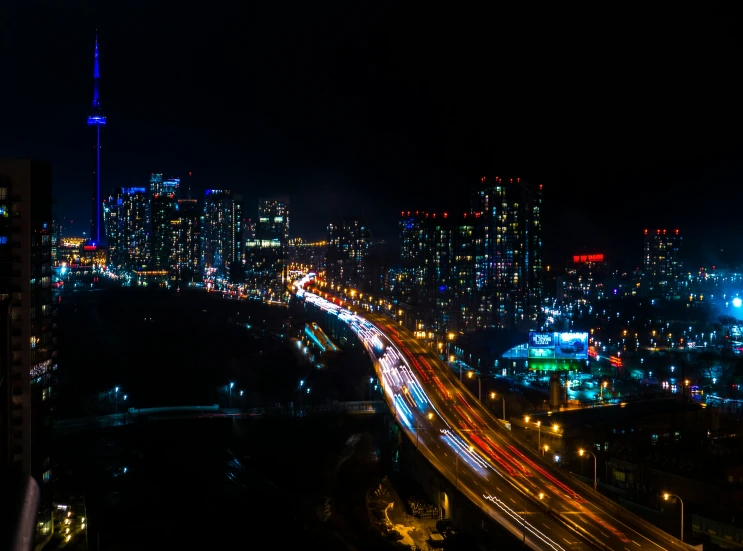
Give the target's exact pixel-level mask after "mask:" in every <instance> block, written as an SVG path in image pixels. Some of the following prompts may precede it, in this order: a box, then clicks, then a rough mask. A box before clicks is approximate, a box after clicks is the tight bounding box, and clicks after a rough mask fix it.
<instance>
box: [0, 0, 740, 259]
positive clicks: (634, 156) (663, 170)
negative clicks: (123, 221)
mask: <svg viewBox="0 0 743 551" xmlns="http://www.w3.org/2000/svg"><path fill="white" fill-rule="evenodd" d="M50 9H51V11H50V13H54V11H53V8H50ZM262 9H263V8H262ZM265 9H266V10H269V11H267V12H265V13H254V14H252V15H254V16H255V17H253V18H249V19H250V20H249V21H247V23H246V24H247V27H246V29H245V32H243V33H240V32H238V29H237V22H229V21H225V20H223V17H222V16H221V15H220V14H214V13H211V12H207V13H205V14H201V13H200V12H199V13H197V12H194V11H192V10H189V9H183V10H179V11H178V12H177V13H173V12H171V11H169V10H167V9H165V8H164V7H161V8H158V9H155V8H148V9H145V8H140V9H132V12H131V13H128V12H127V13H125V14H120V13H118V12H115V11H113V9H112V8H103V7H98V8H97V12H96V11H95V10H94V11H93V12H92V13H93V14H95V16H93V15H91V16H89V17H82V18H79V19H75V20H72V18H71V17H70V15H69V14H67V13H64V12H60V13H59V14H57V15H59V18H58V21H59V22H64V23H65V25H60V26H59V27H57V26H56V23H53V22H52V21H51V20H52V19H54V18H53V17H50V18H49V20H43V21H41V22H35V24H34V25H33V28H28V29H26V28H25V27H24V21H26V24H28V21H27V20H26V19H25V18H24V14H23V8H18V9H17V12H16V15H17V18H18V21H19V23H20V25H19V26H18V28H17V29H14V30H13V29H9V30H8V36H9V37H10V38H11V39H12V40H9V41H8V42H7V44H6V45H7V46H8V47H9V48H10V49H9V50H8V53H9V54H10V56H11V58H13V59H14V61H13V63H11V66H10V70H11V74H13V75H16V76H17V77H18V78H17V79H16V80H17V81H18V82H19V84H20V85H19V86H18V87H14V88H12V89H6V90H4V91H3V92H2V94H3V96H2V99H3V101H4V103H6V104H9V105H17V106H18V109H15V110H14V112H11V113H9V117H8V119H7V123H6V124H5V125H4V130H3V132H2V135H0V151H2V153H3V155H6V156H7V155H9V156H24V155H26V154H28V155H30V156H32V157H34V158H41V159H46V160H49V161H51V162H52V164H53V166H54V186H55V196H56V198H57V205H56V211H57V214H58V216H60V217H62V218H63V219H65V220H67V221H69V220H75V224H74V225H73V228H72V231H73V233H81V232H82V231H84V229H83V228H84V227H85V226H86V224H87V220H86V218H87V216H89V215H87V213H88V212H89V207H88V206H87V205H88V204H89V203H88V199H87V195H88V191H87V190H88V189H89V187H88V185H87V184H86V183H85V182H87V181H89V177H88V176H87V173H88V172H89V166H90V160H89V159H90V157H89V155H88V154H87V153H86V151H85V149H86V148H88V147H89V144H90V133H89V129H88V128H87V127H86V126H85V122H84V120H85V116H86V115H87V110H88V109H89V97H90V72H91V69H92V61H91V56H90V50H91V44H93V40H94V37H95V30H96V28H97V29H98V31H99V35H100V44H101V45H100V48H101V54H100V55H101V64H102V66H103V79H102V83H101V88H102V96H103V97H104V98H105V100H106V115H107V117H108V118H109V119H112V120H113V121H114V122H115V125H114V128H112V129H111V130H110V131H107V132H106V138H105V141H104V144H103V150H104V157H105V160H104V165H103V169H102V174H103V177H102V184H101V185H102V190H101V193H102V195H103V196H106V195H107V194H108V193H110V192H111V190H112V189H114V188H116V187H131V186H138V185H146V184H145V182H146V179H147V178H149V175H150V174H151V173H152V172H158V173H160V172H162V173H164V174H166V175H168V176H172V177H181V178H185V177H186V175H187V174H188V173H189V172H192V173H193V175H194V176H193V178H192V179H193V196H194V197H200V196H201V194H202V192H203V190H204V189H207V188H229V189H232V190H233V192H234V193H239V194H241V195H243V197H244V200H245V204H246V205H247V208H246V216H248V217H250V216H251V215H253V214H254V213H255V205H257V204H258V199H259V198H260V197H264V196H280V195H288V196H291V197H292V202H293V204H295V205H303V208H295V209H294V212H293V223H292V225H293V229H292V234H293V235H294V236H303V237H306V238H308V239H317V238H320V237H322V236H324V235H325V231H326V226H327V224H328V223H329V222H330V221H331V220H332V219H333V218H335V217H336V216H339V215H340V216H358V215H360V214H362V211H363V213H364V214H365V218H366V223H367V224H368V226H369V228H370V229H371V231H372V233H373V234H374V236H375V237H378V238H384V239H388V240H389V239H396V238H397V237H398V236H397V221H398V215H399V212H400V211H401V210H429V211H443V210H456V209H459V210H462V211H464V210H466V205H467V203H468V201H469V196H468V194H467V193H465V192H464V191H465V190H466V189H467V188H470V189H471V188H473V187H474V186H476V185H477V183H479V179H480V178H481V177H482V176H487V177H490V178H492V177H494V176H496V175H498V176H503V177H511V176H514V177H515V176H520V177H522V178H524V179H526V180H530V181H534V182H539V183H543V184H544V186H545V191H544V198H545V212H544V225H545V261H546V263H551V264H553V265H558V264H560V263H563V262H566V261H567V260H568V259H569V258H570V256H571V255H572V254H576V253H581V252H589V253H590V252H603V253H605V254H606V255H607V260H609V261H610V262H614V261H615V260H618V259H622V261H623V262H626V263H627V264H629V265H627V266H622V267H625V268H628V269H629V268H632V267H633V266H632V265H631V264H634V267H640V266H641V264H642V253H641V251H642V231H643V229H644V228H648V227H650V228H656V227H658V228H662V227H669V228H680V229H681V230H682V232H683V234H684V251H682V252H681V253H680V254H681V256H682V257H684V260H688V262H687V265H688V266H689V267H690V268H691V267H692V266H696V265H697V264H703V265H707V266H711V265H714V264H717V265H724V264H728V263H729V264H736V263H738V262H739V259H740V258H741V257H742V256H743V255H741V250H740V246H739V245H738V244H737V242H736V240H735V239H734V237H733V236H734V234H735V230H737V229H738V228H737V226H736V224H735V223H734V222H733V220H734V217H735V213H736V210H737V207H736V205H735V202H734V201H730V200H729V198H730V194H731V193H734V192H733V189H734V188H733V185H734V184H735V183H736V182H737V181H739V180H740V177H741V176H743V165H742V164H741V162H740V158H739V154H738V153H737V151H738V148H739V145H740V144H738V143H737V141H736V139H731V138H728V137H726V136H723V135H722V134H720V133H711V132H709V131H708V130H709V127H712V126H713V125H714V121H715V120H716V117H719V116H720V113H719V112H718V111H717V110H720V109H723V107H722V106H724V105H727V103H726V101H725V97H727V96H726V95H725V94H732V93H733V92H734V90H735V89H736V86H735V85H733V84H732V83H729V84H727V85H724V86H723V85H722V84H724V82H725V81H724V79H725V78H727V73H726V71H725V61H726V60H727V59H728V56H734V55H735V52H736V51H737V50H736V48H737V46H736V44H735V42H734V39H733V38H731V34H730V32H729V29H728V27H727V26H726V25H725V24H723V23H721V22H719V21H716V20H712V21H706V22H705V23H704V24H696V25H692V22H691V21H690V20H685V21H682V23H683V24H682V25H680V26H679V27H680V30H668V29H663V32H662V33H659V35H658V37H656V38H653V39H652V40H651V39H649V38H643V39H642V40H640V41H639V43H638V44H637V45H635V46H633V47H631V48H628V49H627V50H626V51H625V52H624V53H617V52H616V50H615V49H614V48H615V47H612V48H610V49H609V50H610V51H609V53H610V54H611V55H609V61H610V62H607V63H606V64H605V65H604V66H602V67H601V68H597V66H596V65H595V64H591V63H589V62H588V61H586V60H580V59H577V58H576V56H575V51H574V46H575V40H577V39H566V38H564V37H563V38H562V39H561V40H557V42H558V46H557V53H556V54H552V55H550V56H545V58H544V59H537V58H532V57H531V56H529V54H528V53H526V52H519V51H516V50H513V48H512V47H511V48H508V49H506V50H507V54H506V53H504V51H500V50H498V49H497V48H495V47H494V46H492V45H488V43H487V39H486V38H484V37H479V34H478V33H477V32H475V30H476V29H473V32H471V33H469V32H463V31H456V32H454V31H453V32H451V33H449V34H448V35H446V36H447V37H448V38H441V37H440V36H439V35H437V34H436V32H435V30H436V29H439V28H440V27H441V21H438V20H437V18H436V17H435V16H431V18H432V20H431V21H430V22H429V23H430V25H429V26H430V30H425V29H424V27H425V26H424V25H422V24H421V25H415V26H412V27H406V26H405V24H404V23H405V22H406V21H408V18H409V16H410V14H406V13H404V12H401V13H399V14H396V17H395V18H392V19H396V21H390V20H388V19H390V18H387V17H385V14H384V12H383V10H381V11H380V12H379V13H378V14H376V15H375V16H371V15H370V17H369V18H368V20H366V21H363V22H362V21H361V19H362V18H360V16H358V14H353V13H349V12H348V11H347V10H348V9H349V8H346V10H340V9H338V11H337V12H333V11H331V12H329V13H320V12H318V13H310V14H304V15H306V16H307V18H306V20H305V23H304V24H301V25H299V24H297V23H295V22H293V21H288V20H287V21H283V20H280V19H279V18H278V14H275V13H271V12H270V10H271V8H265ZM201 16H203V17H205V18H206V21H205V22H203V25H204V28H205V27H206V26H207V23H210V28H215V29H218V30H217V31H214V32H210V33H206V34H204V35H202V34H200V33H198V32H197V30H198V29H199V28H201V27H199V26H198V25H197V24H196V20H197V17H201ZM171 17H172V18H173V20H172V21H170V20H169V19H168V18H171ZM344 18H345V20H347V25H345V26H344V25H339V24H338V23H339V22H340V21H343V20H344ZM238 19H239V18H238ZM300 19H302V18H300ZM134 21H149V22H150V23H151V24H152V25H155V26H159V27H161V28H162V29H163V31H162V32H160V33H155V34H154V36H152V37H151V39H148V41H146V42H143V41H141V40H139V39H138V38H137V37H136V36H133V35H132V33H126V32H125V30H126V29H127V28H130V27H128V25H131V24H133V23H134ZM217 22H219V23H220V25H216V23H217ZM166 23H168V24H166ZM211 23H215V24H214V25H211ZM243 23H245V22H243ZM67 24H69V25H67ZM241 24H242V23H241ZM644 25H645V24H642V25H640V24H638V23H635V24H633V25H632V28H633V29H635V30H636V31H638V32H639V33H640V35H641V36H642V37H645V36H646V35H647V34H648V32H647V31H648V30H649V29H648V28H647V27H645V26H644ZM63 29H64V30H63ZM685 29H686V30H689V29H693V30H694V31H695V32H694V33H693V36H694V38H693V40H689V42H690V43H689V45H686V46H678V48H680V49H679V50H678V55H676V56H671V58H669V59H668V60H667V63H665V64H664V65H663V67H664V70H658V71H657V74H656V73H654V72H653V66H654V65H653V63H652V58H653V55H660V53H662V48H661V46H662V44H663V40H664V39H671V38H674V39H675V38H678V36H677V35H678V34H680V35H683V34H684V32H683V31H684V30H685ZM24 30H27V31H28V33H27V35H25V34H24ZM527 30H528V31H529V32H530V33H531V34H533V35H534V36H536V37H537V38H538V40H537V44H538V45H543V46H546V45H547V44H551V43H552V42H553V41H555V40H556V39H557V38H558V37H557V36H556V35H554V32H552V33H550V32H544V29H539V28H536V27H535V28H533V29H531V28H529V29H527V28H521V27H519V25H516V26H514V28H513V30H511V31H509V33H512V34H513V35H514V37H516V36H518V34H519V32H525V31H527ZM569 30H571V29H570V27H568V28H567V29H566V31H569ZM326 31H327V32H326ZM62 33H63V34H62ZM509 33H506V34H505V35H504V41H507V40H506V39H509V38H510V39H513V38H514V37H512V36H511V34H509ZM62 36H64V40H61V39H62ZM585 38H586V39H589V38H590V39H592V40H594V41H597V43H598V44H600V45H603V46H609V45H611V43H612V40H614V39H616V38H617V37H616V36H614V35H612V34H611V33H609V34H608V35H607V36H606V37H604V38H600V37H599V36H597V35H595V34H590V35H588V36H586V37H585ZM52 42H54V43H55V45H57V43H58V47H55V48H48V46H49V45H50V44H51V43H52ZM27 46H28V47H27ZM681 48H683V50H682V49H681ZM687 49H688V51H687ZM644 53H650V54H653V55H649V56H645V55H643V54H644ZM691 53H693V54H694V55H688V56H686V57H685V56H684V55H682V54H691ZM560 54H562V55H564V56H565V60H569V61H571V62H570V63H568V62H567V61H565V63H566V65H565V71H564V74H562V73H561V72H560V71H559V70H558V69H559V67H560V63H559V60H558V59H556V58H557V57H559V55H560ZM646 57H647V58H649V59H645V58H646ZM43 60H46V61H45V62H42V61H43ZM62 61H64V62H62ZM488 61H497V62H498V63H499V65H498V66H499V67H500V69H499V71H500V72H501V73H502V74H503V75H504V78H506V77H513V78H517V79H518V80H519V82H522V83H523V85H521V86H516V87H515V88H514V89H511V88H510V87H509V86H507V85H504V86H496V87H495V89H496V90H497V94H494V95H492V96H491V95H489V94H487V93H485V90H486V89H490V86H489V85H485V84H483V85H482V86H480V85H479V84H475V82H474V80H473V78H474V77H473V75H479V74H480V73H481V72H482V71H481V67H486V66H487V65H486V62H488ZM526 61H533V62H535V63H534V68H533V70H527V69H526V68H525V67H526V66H527V65H528V64H526V63H522V62H526ZM630 62H632V63H634V65H632V67H631V68H628V67H627V66H626V65H627V64H631V63H630ZM682 63H686V66H681V64H682ZM703 64H706V65H704V66H702V65H703ZM684 71H686V72H684ZM487 72H488V71H485V72H484V73H483V74H485V73H487ZM689 76H693V77H694V78H689ZM711 76H714V77H715V78H716V79H717V82H720V83H721V85H720V86H718V87H717V91H716V92H714V93H715V94H717V95H718V97H717V100H716V101H715V102H714V103H712V102H711V101H710V100H711V99H712V98H713V96H712V95H710V94H712V92H710V91H705V90H707V89H706V87H705V86H704V84H703V82H702V81H703V80H704V78H705V77H711ZM589 77H590V80H591V81H590V82H589V83H587V82H586V79H587V78H589ZM610 77H611V78H610ZM483 78H485V76H483ZM633 79H635V80H637V79H640V81H642V82H643V83H644V84H643V86H642V87H641V88H642V89H647V90H649V89H651V88H652V89H653V92H652V93H651V92H642V93H641V92H639V91H635V92H632V93H629V92H630V91H631V90H628V89H627V87H628V86H629V84H628V82H631V81H632V80H633ZM642 79H644V80H642ZM721 79H722V80H721ZM549 82H554V83H557V84H559V86H555V87H554V88H557V89H556V90H554V91H553V92H551V93H549V94H547V95H545V96H544V97H543V98H542V100H540V101H538V102H537V103H534V102H533V101H532V100H530V99H529V95H530V94H529V93H525V92H523V91H525V90H532V89H535V88H536V87H538V86H541V85H542V84H544V83H549ZM612 83H619V84H618V85H617V86H608V85H609V84H612ZM55 84H56V85H55ZM589 84H591V85H592V86H591V85H589ZM601 86H605V87H604V88H602V87H601ZM615 88H618V89H619V91H620V92H621V91H624V92H625V95H624V96H623V101H620V102H619V103H616V102H614V103H612V102H610V101H609V100H610V98H611V97H612V92H611V90H613V89H615ZM522 89H523V91H522ZM582 89H585V94H587V96H586V98H584V99H579V98H583V96H580V95H579V94H578V92H580V91H581V90H582ZM42 90H43V91H44V92H43V94H42V95H41V96H39V94H41V93H42V92H41V91H42ZM48 90H55V93H54V94H50V93H49V92H48ZM26 92H28V93H26ZM720 95H722V96H720ZM535 97H536V98H539V97H540V96H539V94H538V93H537V95H536V96H535ZM41 99H43V101H40V100H41ZM607 102H609V103H607ZM646 102H651V103H652V105H654V106H655V111H654V114H653V117H651V118H648V119H643V118H642V116H641V115H640V113H641V109H640V108H641V107H644V106H645V105H646V104H647V103H646ZM659 102H660V103H659ZM678 103H681V104H683V105H684V106H685V110H684V111H683V113H684V115H683V116H680V115H679V112H678V111H675V110H674V109H675V107H674V106H676V105H677V104H678ZM24 106H27V107H28V108H24ZM31 106H33V108H31ZM550 110H551V111H550ZM21 113H22V114H23V115H22V116H20V114H21ZM597 113H598V116H597V115H596V114H597ZM548 115H549V116H548ZM728 115H729V116H728V118H727V119H726V120H730V121H731V124H732V123H733V122H734V120H735V117H737V116H738V111H735V110H731V111H730V112H729V113H728ZM622 136H624V138H622ZM708 189H714V190H715V192H714V193H707V192H705V190H708ZM353 190H364V191H363V192H360V191H353ZM421 190H423V192H422V193H421ZM457 190H463V191H462V192H459V191H457ZM692 204H693V205H694V208H695V210H694V211H693V212H692V211H691V210H690V205H692ZM689 214H693V216H689ZM721 221H722V222H721ZM688 256H691V258H687V257H688Z"/></svg>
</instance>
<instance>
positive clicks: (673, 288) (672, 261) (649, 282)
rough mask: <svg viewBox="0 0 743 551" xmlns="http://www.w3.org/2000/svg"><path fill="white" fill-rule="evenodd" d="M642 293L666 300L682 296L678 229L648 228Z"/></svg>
mask: <svg viewBox="0 0 743 551" xmlns="http://www.w3.org/2000/svg"><path fill="white" fill-rule="evenodd" d="M644 234H645V235H644V238H645V240H644V256H643V274H642V278H641V282H640V288H641V295H643V296H646V297H651V298H661V299H665V300H678V299H679V298H681V278H682V273H681V271H682V269H683V266H682V264H681V262H680V260H679V247H680V246H681V235H680V233H679V230H665V229H663V230H661V229H657V230H645V232H644Z"/></svg>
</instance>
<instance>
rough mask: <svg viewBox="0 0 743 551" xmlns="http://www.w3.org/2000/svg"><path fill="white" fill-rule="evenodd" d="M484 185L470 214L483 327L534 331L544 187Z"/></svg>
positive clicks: (500, 182)
mask: <svg viewBox="0 0 743 551" xmlns="http://www.w3.org/2000/svg"><path fill="white" fill-rule="evenodd" d="M480 184H481V185H480V189H479V190H478V191H477V192H476V193H475V194H474V196H473V197H472V212H471V215H472V216H473V217H474V218H475V219H477V220H478V223H477V235H476V236H475V238H476V240H477V241H478V247H477V253H476V254H477V283H476V287H477V290H478V294H479V295H480V296H481V302H480V306H479V308H478V310H479V313H478V316H479V318H480V321H479V322H478V325H479V326H485V327H500V328H508V329H516V328H522V329H525V328H532V327H535V326H536V324H537V322H538V317H539V314H540V307H541V304H540V300H541V297H542V222H541V206H542V186H541V184H540V185H534V184H531V183H529V182H522V181H521V179H520V178H510V179H507V180H506V179H503V178H499V177H497V176H496V177H495V179H494V180H493V181H492V183H491V182H488V181H487V179H486V178H482V179H481V181H480Z"/></svg>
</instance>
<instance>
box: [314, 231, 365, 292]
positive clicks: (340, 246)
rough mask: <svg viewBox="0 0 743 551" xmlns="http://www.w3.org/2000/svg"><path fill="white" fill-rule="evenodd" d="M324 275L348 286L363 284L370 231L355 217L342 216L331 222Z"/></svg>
mask: <svg viewBox="0 0 743 551" xmlns="http://www.w3.org/2000/svg"><path fill="white" fill-rule="evenodd" d="M327 231H328V233H327V235H328V238H327V251H326V255H325V277H326V278H327V279H328V280H329V281H332V282H333V283H335V284H338V285H343V286H347V287H353V288H356V287H359V286H360V285H363V283H364V281H365V279H366V277H365V272H366V270H367V266H366V259H367V257H368V254H369V248H370V247H371V233H370V232H369V228H367V227H366V226H365V225H364V224H363V223H362V222H361V221H360V220H358V219H356V218H339V219H337V220H336V221H334V222H331V223H330V224H328V228H327Z"/></svg>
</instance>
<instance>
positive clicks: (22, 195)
mask: <svg viewBox="0 0 743 551" xmlns="http://www.w3.org/2000/svg"><path fill="white" fill-rule="evenodd" d="M51 240H52V169H51V165H49V164H48V163H44V162H40V161H33V160H29V159H23V160H11V161H0V303H2V302H4V301H5V304H6V305H7V301H8V300H9V301H10V319H9V322H8V323H9V325H10V328H9V329H10V333H9V335H8V334H6V340H7V338H9V340H10V342H9V343H5V342H4V341H0V344H3V346H0V348H2V352H0V353H2V354H4V356H5V362H4V363H5V364H6V368H7V367H9V372H10V373H9V374H10V379H9V383H8V384H9V388H8V389H9V392H10V396H9V397H8V400H7V401H6V403H5V405H6V406H7V407H8V408H9V410H10V411H5V412H3V414H2V415H0V418H2V419H4V420H5V421H6V422H9V426H6V427H5V430H3V431H1V432H2V434H3V435H4V436H5V437H6V439H7V440H6V442H4V446H1V448H3V449H4V450H5V451H6V453H7V457H6V458H4V459H6V461H7V462H9V463H10V464H15V465H18V466H20V467H21V469H22V470H23V472H24V473H25V474H28V475H30V476H32V477H34V478H35V479H36V481H37V482H38V483H39V486H40V487H41V503H42V505H41V510H40V511H39V518H38V520H39V524H37V529H41V530H43V529H44V528H46V529H49V522H50V520H51V498H50V492H49V490H48V486H47V483H48V482H49V481H50V480H51V479H52V478H53V463H52V460H51V457H50V456H51V454H50V451H51V450H50V445H51V435H50V430H51V412H52V403H53V397H54V393H53V392H52V390H53V388H54V384H55V378H56V369H57V365H56V363H55V361H56V358H55V354H56V353H55V351H54V343H53V336H52V327H53V321H52V315H53V312H52V306H53V303H52V273H51V267H52V243H51ZM2 315H7V310H6V311H4V312H3V313H2ZM6 325H7V324H6ZM7 344H9V346H7ZM0 363H3V362H0ZM8 364H9V366H8ZM0 403H2V400H0Z"/></svg>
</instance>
